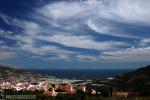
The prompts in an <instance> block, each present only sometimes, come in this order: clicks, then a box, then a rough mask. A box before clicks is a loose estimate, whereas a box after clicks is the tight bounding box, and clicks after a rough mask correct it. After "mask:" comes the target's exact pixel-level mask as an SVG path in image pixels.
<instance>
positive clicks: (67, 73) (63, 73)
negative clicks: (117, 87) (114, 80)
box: [32, 69, 133, 79]
mask: <svg viewBox="0 0 150 100" xmlns="http://www.w3.org/2000/svg"><path fill="white" fill-rule="evenodd" d="M131 71H133V70H132V69H111V70H110V69H109V70H108V69H106V70H105V69H102V70H100V69H98V70H96V69H94V70H93V69H92V70H91V69H90V70H89V69H87V70H83V69H82V70H73V69H71V70H70V69H55V70H54V69H52V70H44V69H34V70H32V72H36V73H41V74H47V75H49V76H54V77H57V78H67V79H81V78H107V77H114V76H118V75H122V74H124V73H127V72H131Z"/></svg>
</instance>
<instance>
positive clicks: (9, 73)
mask: <svg viewBox="0 0 150 100" xmlns="http://www.w3.org/2000/svg"><path fill="white" fill-rule="evenodd" d="M50 78H52V77H50V76H48V75H43V74H40V73H33V72H30V71H27V70H20V69H15V68H11V67H8V66H4V65H0V80H4V81H13V80H18V81H30V82H36V81H42V80H48V79H50Z"/></svg>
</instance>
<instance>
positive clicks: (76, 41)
mask: <svg viewBox="0 0 150 100" xmlns="http://www.w3.org/2000/svg"><path fill="white" fill-rule="evenodd" d="M39 38H40V39H42V40H45V41H49V42H56V43H58V44H62V45H64V46H67V47H76V48H84V49H96V50H111V49H116V48H117V47H119V46H127V45H128V44H127V43H124V42H118V41H99V42H98V41H95V40H94V39H93V38H92V37H91V36H75V35H74V36H73V35H50V36H41V37H39Z"/></svg>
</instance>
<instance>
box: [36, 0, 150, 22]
mask: <svg viewBox="0 0 150 100" xmlns="http://www.w3.org/2000/svg"><path fill="white" fill-rule="evenodd" d="M149 4H150V1H149V0H123V1H122V0H111V1H110V0H85V1H82V2H79V1H72V2H68V1H59V2H54V3H50V4H47V5H46V6H43V7H42V8H40V10H38V12H39V13H40V14H41V15H43V16H45V17H47V18H54V19H70V18H82V17H84V18H85V17H88V18H89V17H92V16H97V17H100V18H103V19H109V20H110V19H111V20H113V21H114V20H115V21H120V22H122V21H123V22H129V23H138V22H139V23H148V24H150V23H149V21H150V20H149V17H150V14H149V10H150V6H149Z"/></svg>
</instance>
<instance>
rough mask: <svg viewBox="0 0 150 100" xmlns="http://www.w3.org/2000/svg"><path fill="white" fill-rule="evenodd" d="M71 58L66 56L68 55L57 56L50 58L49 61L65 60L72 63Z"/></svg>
mask: <svg viewBox="0 0 150 100" xmlns="http://www.w3.org/2000/svg"><path fill="white" fill-rule="evenodd" d="M71 59H72V58H71V57H70V56H69V55H66V54H59V55H56V56H54V57H50V58H49V59H47V60H63V61H71Z"/></svg>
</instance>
